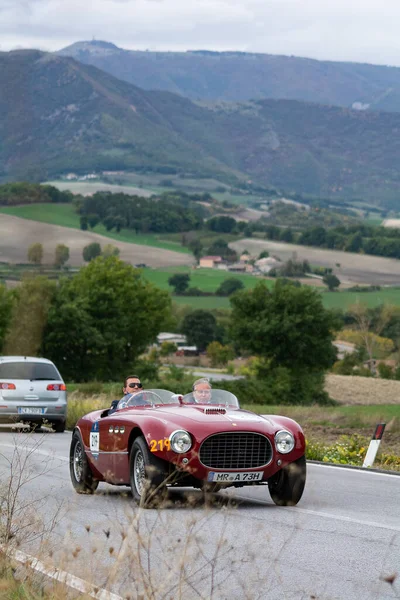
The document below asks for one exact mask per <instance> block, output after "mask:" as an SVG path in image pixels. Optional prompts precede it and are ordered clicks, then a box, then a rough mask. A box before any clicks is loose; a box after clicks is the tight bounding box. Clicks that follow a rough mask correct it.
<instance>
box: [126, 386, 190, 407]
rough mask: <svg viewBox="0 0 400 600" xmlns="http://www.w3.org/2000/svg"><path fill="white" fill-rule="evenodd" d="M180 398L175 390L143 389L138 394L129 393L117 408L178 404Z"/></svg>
mask: <svg viewBox="0 0 400 600" xmlns="http://www.w3.org/2000/svg"><path fill="white" fill-rule="evenodd" d="M178 402H179V400H178V398H177V396H176V394H174V393H173V392H170V391H169V390H163V389H152V390H143V391H142V392H137V393H136V394H127V395H126V396H124V397H123V398H121V400H120V401H119V402H118V405H117V410H119V409H121V408H130V407H135V406H154V405H156V404H176V403H178Z"/></svg>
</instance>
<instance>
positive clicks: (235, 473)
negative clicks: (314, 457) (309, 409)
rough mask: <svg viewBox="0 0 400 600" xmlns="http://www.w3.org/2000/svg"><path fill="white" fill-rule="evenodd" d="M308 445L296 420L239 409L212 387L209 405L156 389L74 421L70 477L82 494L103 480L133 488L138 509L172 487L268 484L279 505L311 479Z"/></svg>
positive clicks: (297, 496)
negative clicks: (307, 469)
mask: <svg viewBox="0 0 400 600" xmlns="http://www.w3.org/2000/svg"><path fill="white" fill-rule="evenodd" d="M304 454H305V440H304V434H303V431H302V429H301V427H300V426H299V425H298V424H297V423H296V422H295V421H293V420H292V419H288V418H286V417H280V416H275V415H274V416H260V415H257V414H255V413H252V412H249V411H247V410H241V409H240V407H239V403H238V400H237V398H236V396H234V395H233V394H231V393H230V392H227V391H225V390H218V389H213V390H212V392H211V397H209V398H208V400H207V403H204V404H199V403H198V402H196V400H195V398H194V397H193V394H192V393H190V394H187V395H185V396H181V395H179V394H173V393H172V392H170V391H168V390H161V389H153V390H146V391H143V392H139V393H136V394H132V395H131V396H130V397H128V399H127V398H126V397H125V398H124V399H122V400H121V401H119V403H118V405H117V406H116V407H112V408H107V409H106V410H97V411H94V412H91V413H89V414H87V415H85V416H84V417H82V418H81V419H80V420H79V421H78V422H77V424H76V426H75V429H74V431H73V435H72V441H71V449H70V473H71V480H72V484H73V486H74V488H75V490H76V491H77V492H78V493H93V492H94V491H95V490H96V488H97V486H98V484H99V482H100V481H105V482H107V483H112V484H115V485H127V486H130V487H131V489H132V495H133V498H134V499H135V501H136V502H137V503H138V504H141V505H143V506H145V505H147V504H150V503H151V499H154V498H161V497H162V496H163V495H164V494H165V493H166V490H167V489H168V487H170V486H178V487H184V486H185V487H187V486H191V487H197V488H201V489H203V490H205V491H207V490H209V491H217V490H219V489H221V488H226V487H229V486H235V487H242V486H248V485H263V484H267V485H268V489H269V493H270V495H271V498H272V500H273V501H274V502H275V503H276V504H278V505H281V506H286V505H294V504H297V503H298V502H299V500H300V498H301V496H302V493H303V490H304V486H305V480H306V460H305V456H304Z"/></svg>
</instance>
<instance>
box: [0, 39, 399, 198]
mask: <svg viewBox="0 0 400 600" xmlns="http://www.w3.org/2000/svg"><path fill="white" fill-rule="evenodd" d="M0 74H1V81H2V85H1V86H0V140H1V141H0V179H3V180H6V179H12V178H19V179H21V178H27V179H30V180H32V179H36V180H38V179H41V180H44V179H45V178H48V177H50V176H54V175H59V174H61V173H66V172H68V171H70V170H74V171H75V172H78V173H85V172H88V170H112V169H118V170H121V169H136V170H152V171H155V172H158V173H174V172H180V173H185V174H194V175H195V176H214V177H216V178H217V179H220V180H221V181H230V182H232V181H235V180H237V179H236V178H238V179H240V178H246V179H251V180H252V181H254V182H260V183H263V184H267V185H271V186H275V187H277V188H279V189H281V190H287V191H294V192H301V193H308V194H314V195H317V196H322V197H330V198H335V199H349V198H354V197H358V198H364V199H369V200H370V201H372V202H375V203H376V204H384V203H386V204H387V203H390V202H397V201H398V157H399V156H400V136H399V135H398V132H399V131H400V114H398V113H383V112H372V111H370V112H366V111H355V110H349V109H344V108H336V107H327V106H323V105H317V104H310V103H303V102H297V101H293V100H284V101H278V100H263V101H258V102H247V103H241V104H228V103H223V104H221V105H215V106H208V107H206V106H201V105H199V104H196V103H193V102H191V101H190V100H188V99H186V98H183V97H181V96H177V95H175V94H171V93H169V92H149V91H147V92H146V91H144V90H141V89H140V88H138V87H136V86H133V85H131V84H128V83H126V82H123V81H120V80H118V79H115V78H114V77H111V76H110V75H108V74H107V73H105V72H103V71H100V70H99V69H97V68H95V67H91V66H87V65H83V64H81V63H79V62H77V61H75V60H73V59H71V58H66V57H60V56H56V55H54V54H46V53H42V52H39V51H36V50H33V51H15V52H10V53H0Z"/></svg>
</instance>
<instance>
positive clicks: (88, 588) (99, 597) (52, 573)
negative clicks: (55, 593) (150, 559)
mask: <svg viewBox="0 0 400 600" xmlns="http://www.w3.org/2000/svg"><path fill="white" fill-rule="evenodd" d="M2 550H3V551H4V552H6V554H7V555H8V556H9V557H10V558H13V559H15V560H17V561H18V562H20V563H22V564H24V565H26V566H28V567H29V568H31V569H33V570H34V571H37V572H38V573H43V575H46V577H50V579H55V580H56V581H58V582H60V583H63V584H64V585H66V586H68V587H70V588H73V589H74V590H78V592H81V593H82V594H86V595H88V596H90V597H91V598H96V600H123V598H122V596H118V595H117V594H113V593H112V592H109V591H107V590H105V589H103V588H98V587H97V586H95V585H93V584H92V583H89V582H88V581H85V580H84V579H81V578H80V577H76V576H75V575H71V573H68V572H67V571H61V570H59V569H56V568H55V567H46V565H45V564H44V563H43V562H42V561H40V560H38V559H37V558H35V557H34V556H30V555H29V554H25V552H21V550H6V549H5V548H4V546H3V547H2Z"/></svg>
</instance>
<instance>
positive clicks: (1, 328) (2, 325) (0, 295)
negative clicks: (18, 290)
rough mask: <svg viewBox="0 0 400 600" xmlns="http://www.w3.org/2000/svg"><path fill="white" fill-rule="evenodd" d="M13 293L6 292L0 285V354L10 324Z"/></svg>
mask: <svg viewBox="0 0 400 600" xmlns="http://www.w3.org/2000/svg"><path fill="white" fill-rule="evenodd" d="M13 298H14V293H13V292H12V291H10V290H7V288H6V286H5V285H4V284H3V283H1V284H0V352H1V351H2V348H3V344H4V339H5V337H6V334H7V331H8V328H9V326H10V322H11V315H12V310H13Z"/></svg>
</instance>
